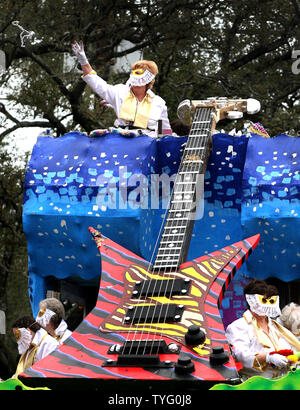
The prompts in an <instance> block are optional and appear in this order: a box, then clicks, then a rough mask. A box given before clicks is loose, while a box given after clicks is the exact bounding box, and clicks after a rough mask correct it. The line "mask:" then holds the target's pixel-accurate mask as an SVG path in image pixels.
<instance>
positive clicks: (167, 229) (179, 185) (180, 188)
mask: <svg viewBox="0 0 300 410" xmlns="http://www.w3.org/2000/svg"><path fill="white" fill-rule="evenodd" d="M213 112H214V109H213V108H211V107H208V108H207V107H205V108H198V109H196V111H195V115H194V119H193V123H192V126H191V130H190V134H189V136H188V140H187V142H186V146H185V149H184V152H183V155H182V160H181V163H180V166H179V170H178V173H177V176H176V179H175V182H174V187H173V191H172V195H171V199H170V206H169V210H168V214H167V218H166V221H165V224H164V229H163V232H162V236H161V240H160V243H159V247H158V250H157V254H156V259H155V262H154V264H153V269H154V270H160V271H162V270H165V271H172V270H177V269H178V268H179V266H180V264H181V263H183V262H185V260H186V258H187V253H188V248H189V244H190V240H191V236H192V231H193V226H194V221H195V218H196V212H197V207H198V204H199V200H200V199H201V197H202V198H203V192H204V185H203V184H204V174H205V171H206V164H207V160H208V157H209V152H210V137H211V132H212V130H213V126H214V118H213V115H212V113H213Z"/></svg>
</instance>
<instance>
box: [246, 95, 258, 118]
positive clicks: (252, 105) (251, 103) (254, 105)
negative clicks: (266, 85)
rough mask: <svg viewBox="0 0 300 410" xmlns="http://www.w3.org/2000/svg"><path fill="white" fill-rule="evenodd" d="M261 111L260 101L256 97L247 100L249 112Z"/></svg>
mask: <svg viewBox="0 0 300 410" xmlns="http://www.w3.org/2000/svg"><path fill="white" fill-rule="evenodd" d="M259 111H260V102H259V101H258V100H255V99H254V98H248V100H247V113H248V114H256V113H258V112H259Z"/></svg>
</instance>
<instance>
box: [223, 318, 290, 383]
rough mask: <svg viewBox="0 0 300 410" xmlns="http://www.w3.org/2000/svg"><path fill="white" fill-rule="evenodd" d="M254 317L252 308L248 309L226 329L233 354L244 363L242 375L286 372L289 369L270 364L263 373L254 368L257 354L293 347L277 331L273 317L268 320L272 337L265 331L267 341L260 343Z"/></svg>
mask: <svg viewBox="0 0 300 410" xmlns="http://www.w3.org/2000/svg"><path fill="white" fill-rule="evenodd" d="M253 319H254V317H253V316H252V313H251V312H250V310H247V311H246V312H245V313H244V315H243V317H241V318H240V319H237V320H235V321H234V322H233V323H231V324H230V325H229V326H228V327H227V329H226V337H227V340H228V342H229V344H230V345H231V346H232V350H233V351H232V353H233V356H234V357H235V359H236V361H237V362H240V363H241V364H242V365H243V369H242V370H241V371H240V374H241V376H246V377H251V376H255V375H256V376H257V375H260V376H264V377H267V378H272V377H274V376H280V375H282V374H285V373H286V370H287V369H285V370H284V369H274V368H272V367H271V366H268V367H267V369H266V370H265V371H264V372H263V373H262V372H261V371H259V370H258V369H255V368H253V364H254V360H255V355H256V354H258V353H268V352H272V351H274V350H281V349H291V348H292V347H291V346H290V344H289V343H288V342H287V341H286V340H285V339H284V338H283V337H282V335H281V334H280V333H279V332H278V331H277V329H276V327H275V326H274V325H273V323H272V320H271V319H269V321H268V326H269V331H270V335H271V337H269V336H268V335H267V334H266V333H264V334H263V336H264V342H265V343H264V344H262V343H260V342H259V340H258V338H257V335H256V331H255V327H254V325H253V324H252V323H253V322H252V320H253Z"/></svg>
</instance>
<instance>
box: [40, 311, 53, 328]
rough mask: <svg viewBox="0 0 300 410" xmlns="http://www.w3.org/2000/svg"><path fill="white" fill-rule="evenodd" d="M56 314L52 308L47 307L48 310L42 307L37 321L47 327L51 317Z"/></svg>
mask: <svg viewBox="0 0 300 410" xmlns="http://www.w3.org/2000/svg"><path fill="white" fill-rule="evenodd" d="M54 315H55V312H52V310H50V309H46V310H45V309H40V310H39V313H38V314H37V317H36V321H37V323H38V324H39V325H41V326H42V327H46V326H47V325H48V324H49V322H50V319H51V318H52V316H54Z"/></svg>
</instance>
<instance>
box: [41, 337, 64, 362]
mask: <svg viewBox="0 0 300 410" xmlns="http://www.w3.org/2000/svg"><path fill="white" fill-rule="evenodd" d="M58 346H59V343H58V342H57V340H56V339H54V337H52V336H47V337H46V339H45V341H44V343H42V344H41V346H40V347H39V349H38V351H37V354H36V362H38V361H39V360H41V359H43V358H44V357H46V356H47V355H48V354H50V353H52V352H53V351H54V350H56V349H57V347H58Z"/></svg>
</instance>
